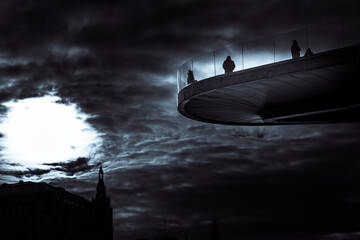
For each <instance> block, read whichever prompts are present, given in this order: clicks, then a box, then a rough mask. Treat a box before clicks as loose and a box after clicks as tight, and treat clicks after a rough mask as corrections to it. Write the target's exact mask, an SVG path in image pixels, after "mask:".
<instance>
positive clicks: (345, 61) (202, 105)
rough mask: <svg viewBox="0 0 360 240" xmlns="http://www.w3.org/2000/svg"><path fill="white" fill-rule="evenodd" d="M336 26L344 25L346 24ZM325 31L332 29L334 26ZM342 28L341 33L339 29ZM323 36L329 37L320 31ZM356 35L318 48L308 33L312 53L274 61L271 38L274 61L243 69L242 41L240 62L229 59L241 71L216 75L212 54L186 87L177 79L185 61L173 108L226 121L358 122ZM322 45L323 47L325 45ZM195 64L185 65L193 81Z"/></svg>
mask: <svg viewBox="0 0 360 240" xmlns="http://www.w3.org/2000/svg"><path fill="white" fill-rule="evenodd" d="M352 23H353V22H352ZM341 26H342V28H344V26H345V25H344V24H342V25H341ZM357 26H359V25H357ZM330 29H331V30H332V31H334V28H330ZM357 29H359V28H357ZM306 32H309V29H307V31H306ZM341 32H342V33H344V32H345V31H344V29H341ZM322 34H323V36H324V37H325V38H326V37H328V36H326V35H324V32H323V33H322ZM335 35H336V34H335ZM335 35H334V36H335ZM340 36H341V35H340ZM342 36H343V35H342ZM291 38H292V39H296V38H295V37H294V36H291V37H290V38H288V40H289V39H291ZM297 39H298V38H297ZM328 39H329V38H328ZM359 39H360V38H352V41H349V42H347V44H344V42H345V41H344V39H340V40H338V39H337V40H336V41H338V42H339V43H340V42H341V43H340V44H339V45H340V46H336V45H335V44H334V45H333V46H331V47H325V50H323V51H321V50H320V47H317V45H316V44H314V41H312V44H310V43H311V41H309V40H310V38H309V36H307V43H304V42H303V44H304V45H305V46H311V49H312V50H313V51H314V53H315V54H314V55H311V56H306V57H300V58H296V59H290V57H289V56H288V57H287V59H286V58H285V59H281V60H279V61H276V59H277V57H278V58H279V55H281V54H282V52H281V51H276V41H273V49H271V48H270V49H271V50H273V51H272V53H273V56H272V57H273V61H270V63H269V62H268V63H267V64H266V63H265V64H258V65H260V66H255V67H252V66H250V67H248V68H246V64H249V62H248V63H246V61H247V60H249V59H248V57H247V56H246V54H247V52H246V51H248V52H249V50H247V48H246V47H247V46H244V44H242V47H241V48H239V49H241V52H240V54H241V55H242V56H241V60H242V62H240V64H239V61H236V59H234V58H233V57H232V58H233V60H234V61H235V63H237V65H240V69H236V68H235V72H232V73H227V74H220V75H216V70H217V68H220V67H222V62H221V64H220V66H219V64H216V56H219V55H217V54H216V52H215V53H213V56H214V60H213V61H212V63H210V64H211V65H212V66H213V70H214V71H213V76H210V77H206V78H204V79H202V80H199V79H197V81H196V82H194V83H192V84H190V85H187V84H186V82H185V81H186V79H185V78H184V77H181V75H183V76H186V75H185V74H184V72H185V70H183V69H181V68H184V66H185V68H184V69H186V68H187V67H188V66H189V63H186V64H187V66H186V64H184V65H183V66H182V67H181V68H180V69H179V72H178V87H179V93H178V110H179V112H180V113H181V114H183V115H184V116H186V117H188V118H191V119H194V120H198V121H203V122H210V123H219V124H231V125H280V124H309V123H310V124H312V123H338V122H360V117H358V116H359V115H360V114H359V113H360V94H359V91H360V88H359V87H360V66H359V65H360V45H359V44H356V43H360V41H358V40H359ZM273 40H276V37H273ZM289 42H290V43H291V40H290V41H289ZM298 42H299V41H298ZM319 42H321V41H319ZM327 42H331V41H329V40H327ZM251 43H252V42H251ZM301 43H302V42H301V41H300V44H299V45H300V46H301ZM346 45H347V46H346ZM262 46H263V45H262ZM321 46H323V47H324V44H322V45H321ZM344 46H346V47H344ZM288 49H290V47H289V48H288ZM304 50H306V49H304ZM288 51H289V50H288ZM264 52H265V53H264ZM270 52H271V51H270ZM283 52H284V51H283ZM267 53H268V54H269V51H264V49H261V48H260V50H259V52H258V54H254V52H253V55H254V56H255V57H256V56H266V54H267ZM227 54H228V55H231V56H233V55H232V54H231V53H227ZM270 55H271V54H270ZM276 55H278V56H276ZM301 56H303V53H302V54H301ZM264 59H265V60H266V61H268V59H266V57H265V58H262V59H261V60H262V61H264ZM223 60H225V58H222V61H223ZM250 60H251V61H252V60H253V58H250ZM194 62H195V61H194V60H192V61H191V67H192V68H188V69H189V70H190V69H192V71H193V73H194V76H195V79H196V78H197V77H196V76H197V73H201V71H196V68H194V67H193V66H194V65H193V64H194ZM205 62H206V61H205ZM259 62H260V63H262V62H261V61H259ZM202 66H203V67H204V69H207V72H209V71H208V70H209V69H211V67H209V63H207V65H206V64H205V63H204V64H203V65H202ZM200 69H201V68H200ZM236 70H237V71H236ZM181 86H183V87H181Z"/></svg>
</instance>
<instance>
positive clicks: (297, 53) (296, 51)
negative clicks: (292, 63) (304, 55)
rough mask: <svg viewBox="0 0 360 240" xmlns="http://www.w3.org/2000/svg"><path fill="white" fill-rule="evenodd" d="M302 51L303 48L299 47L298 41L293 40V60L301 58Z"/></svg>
mask: <svg viewBox="0 0 360 240" xmlns="http://www.w3.org/2000/svg"><path fill="white" fill-rule="evenodd" d="M300 50H301V48H300V47H299V45H298V43H297V41H296V40H293V44H292V46H291V56H292V58H293V59H294V58H299V57H300Z"/></svg>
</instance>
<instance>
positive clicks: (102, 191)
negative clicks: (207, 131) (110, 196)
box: [96, 165, 107, 199]
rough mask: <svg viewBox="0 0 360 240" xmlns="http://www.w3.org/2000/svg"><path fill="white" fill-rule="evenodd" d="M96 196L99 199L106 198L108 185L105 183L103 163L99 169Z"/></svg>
mask: <svg viewBox="0 0 360 240" xmlns="http://www.w3.org/2000/svg"><path fill="white" fill-rule="evenodd" d="M96 198H97V199H106V198H107V197H106V187H105V184H104V171H103V169H102V165H100V170H99V181H98V184H97V186H96Z"/></svg>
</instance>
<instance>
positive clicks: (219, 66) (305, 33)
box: [177, 17, 360, 92]
mask: <svg viewBox="0 0 360 240" xmlns="http://www.w3.org/2000/svg"><path fill="white" fill-rule="evenodd" d="M293 40H296V41H297V43H298V45H299V46H300V48H301V51H300V57H303V56H304V54H305V51H306V50H307V48H310V49H311V51H312V52H313V53H314V54H317V53H321V52H325V51H330V50H334V49H338V48H343V47H347V46H352V45H356V44H359V43H360V19H359V17H349V18H343V19H340V20H339V19H338V20H334V21H330V22H326V23H322V24H318V25H313V26H309V27H305V28H301V29H297V30H293V31H289V32H285V33H281V34H275V35H272V36H268V37H265V38H260V39H256V40H252V41H246V42H242V43H240V44H237V45H233V46H230V47H227V48H223V49H219V50H216V51H213V52H208V53H205V54H203V55H201V56H198V57H195V58H193V59H191V60H189V61H187V62H185V63H184V64H182V65H181V66H180V68H179V69H178V72H177V83H178V92H180V91H181V90H182V89H183V88H184V87H186V86H188V85H189V84H188V72H189V70H190V71H192V73H193V75H194V78H195V80H196V81H201V80H204V79H207V78H210V77H214V76H218V75H222V74H224V69H223V62H224V60H225V59H226V58H227V56H230V57H231V59H232V60H233V61H234V63H235V69H234V70H233V71H234V72H235V71H240V70H244V69H248V68H253V67H257V66H261V65H265V64H270V63H275V62H280V61H284V60H289V59H292V55H291V51H290V49H291V45H292V43H293ZM190 82H191V81H190Z"/></svg>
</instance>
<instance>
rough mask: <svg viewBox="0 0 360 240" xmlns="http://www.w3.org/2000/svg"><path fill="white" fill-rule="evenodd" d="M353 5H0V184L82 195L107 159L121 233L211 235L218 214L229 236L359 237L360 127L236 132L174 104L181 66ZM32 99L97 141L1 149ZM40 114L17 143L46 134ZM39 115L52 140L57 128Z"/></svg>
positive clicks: (193, 1)
mask: <svg viewBox="0 0 360 240" xmlns="http://www.w3.org/2000/svg"><path fill="white" fill-rule="evenodd" d="M358 2H359V1H357V0H353V1H348V0H343V1H339V0H336V1H335V0H328V1H325V0H323V1H315V0H309V1H292V0H288V1H286V0H274V1H260V0H258V1H255V0H238V1H225V0H224V1H220V0H219V1H215V0H213V1H202V0H172V1H170V0H169V1H166V0H152V1H150V0H149V1H140V0H129V1H60V0H59V1H57V0H54V1H44V0H36V1H35V0H34V1H25V0H23V1H20V0H11V1H10V0H2V1H0V104H1V105H0V121H1V122H2V123H3V124H5V125H3V127H2V128H1V125H0V181H1V182H16V181H18V180H20V179H23V180H25V181H30V180H31V181H46V182H53V183H54V184H55V185H57V186H62V187H65V188H66V189H67V190H68V191H71V192H74V193H77V194H79V195H82V196H85V197H87V198H88V199H90V198H91V197H92V196H94V195H95V186H96V181H97V171H98V168H99V165H100V163H102V164H103V167H104V171H105V184H106V186H107V190H108V193H109V195H110V196H111V199H112V204H113V208H114V227H115V239H123V240H130V239H136V238H140V237H143V238H144V237H146V238H153V237H155V236H161V235H162V223H163V220H162V219H163V218H166V222H167V225H168V234H169V235H172V236H176V237H178V238H179V239H184V238H185V235H188V236H189V239H199V240H203V239H209V238H210V235H211V228H212V226H211V221H212V218H213V215H214V214H216V216H217V218H218V222H219V232H220V236H221V239H224V240H225V239H249V240H252V239H253V240H258V239H279V240H282V239H299V240H300V239H301V240H302V239H307V240H309V239H316V240H337V239H341V240H350V239H359V238H360V220H359V219H360V164H359V162H358V160H359V157H358V156H359V154H360V149H359V143H360V134H359V133H360V125H358V124H332V125H306V126H280V127H231V126H220V125H211V124H205V123H200V122H195V121H192V120H189V119H186V118H185V117H183V116H181V115H180V114H179V113H178V112H177V109H176V97H177V87H176V71H177V68H178V67H179V66H180V65H181V64H182V63H183V62H185V61H187V60H188V59H190V58H192V57H194V56H197V55H199V54H201V53H203V52H207V51H211V50H215V49H219V48H223V47H225V46H229V45H231V44H236V43H238V42H240V41H245V40H250V39H254V38H257V37H261V36H267V35H270V34H272V33H277V32H286V31H289V30H292V29H294V28H298V27H304V26H306V25H309V24H316V23H321V22H324V21H328V20H331V19H336V18H341V17H344V16H348V15H354V14H357V13H358V9H360V8H359V7H360V6H359V3H358ZM50 96H52V97H53V98H51V97H50ZM34 98H36V99H45V100H46V99H50V98H51V99H53V100H52V101H53V102H52V104H53V105H52V106H55V105H57V107H65V106H66V107H69V109H70V108H71V109H73V110H74V109H76V110H77V111H78V113H77V114H78V115H76V114H75V113H72V114H73V116H74V118H75V119H78V120H79V121H80V120H82V121H83V124H85V125H83V126H85V127H83V128H86V131H87V132H88V133H90V132H91V134H92V135H91V134H90V135H91V136H90V135H89V136H88V135H87V137H86V138H84V139H86V141H88V142H86V141H85V140H78V142H77V143H74V144H75V145H76V146H73V145H71V149H72V150H74V151H75V149H79V148H80V147H78V146H77V144H78V145H80V143H81V144H82V143H86V144H87V145H89V148H88V150H86V148H84V149H85V150H84V151H83V152H81V153H78V152H75V153H76V154H75V155H71V157H68V155H61V153H57V152H53V154H52V155H44V156H45V157H46V159H48V161H42V162H41V163H37V165H36V167H34V165H31V164H29V161H30V160H27V161H23V162H22V161H21V159H20V160H19V158H15V157H14V155H11V154H10V155H9V151H10V150H9V149H10V148H9V146H10V145H9V144H8V143H9V142H10V140H11V139H13V138H14V137H13V136H12V135H11V133H12V131H9V128H6V126H9V125H6V124H9V122H16V123H18V122H17V121H15V120H14V119H16V116H18V118H21V119H25V120H26V122H27V123H29V121H28V120H27V119H28V118H29V116H27V117H24V116H25V115H21V114H20V115H16V114H15V115H14V114H13V113H14V111H13V108H12V106H14V104H16V103H19V104H20V105H19V106H20V107H19V109H23V110H19V111H20V113H22V112H23V113H25V111H26V109H31V108H32V107H31V104H35V103H34V101H33V100H34ZM54 99H55V100H54ZM41 101H42V100H41ZM21 104H22V105H21ZM26 104H30V105H26ZM21 106H22V107H21ZM24 106H26V107H24ZM37 106H38V105H37ZM39 106H45V105H39ZM34 108H35V105H34ZM56 109H57V108H56ZM59 109H60V108H59ZM62 109H63V108H62ZM73 110H69V111H68V112H71V111H73ZM59 111H60V110H59ZM44 112H47V113H49V112H51V111H48V110H47V111H44ZM11 114H13V115H11ZM10 115H11V116H12V117H11V118H10V117H9V116H10ZM35 115H36V116H38V115H37V114H35ZM14 116H15V117H14ZM36 116H34V119H35V120H34V122H31V123H29V124H30V125H26V129H31V130H32V132H31V133H29V134H30V135H29V136H33V137H31V138H26V139H28V140H27V141H26V142H25V144H26V143H29V144H33V142H37V141H40V140H39V139H41V138H47V137H41V136H45V135H41V134H42V131H44V123H42V124H41V125H40V126H39V124H37V123H36V122H39V121H40V120H36ZM63 116H64V115H63ZM44 118H45V119H48V121H47V122H49V123H50V125H49V126H47V128H48V129H47V132H48V131H49V129H50V130H51V129H57V128H59V124H58V123H57V124H55V122H56V121H55V118H51V117H48V118H47V117H43V116H42V115H41V119H44ZM58 118H61V117H56V119H58ZM64 121H65V120H64ZM18 124H20V125H21V124H22V125H24V123H22V122H20V123H18ZM51 124H53V125H51ZM4 126H5V127H4ZM19 127H21V126H18V125H13V128H14V129H18V128H19ZM83 128H81V127H80V132H84V131H85V130H84V129H83ZM63 130H64V131H65V129H63ZM24 132H25V130H24V131H21V132H20V133H21V134H24ZM17 133H18V132H17ZM52 133H53V135H54V138H56V139H57V140H58V142H57V143H56V144H58V145H60V143H62V142H61V141H68V140H66V139H65V140H64V139H62V140H61V139H60V138H57V137H55V134H58V133H57V132H52ZM16 136H20V137H18V138H15V140H14V139H13V141H12V142H11V144H12V145H11V146H13V145H16V144H17V142H18V141H20V140H19V139H20V138H21V139H23V138H22V137H21V135H16ZM39 136H40V137H39ZM76 139H77V138H76ZM80 139H81V138H80ZM89 139H90V140H89ZM42 140H44V139H42ZM47 141H48V140H46V141H45V142H47ZM43 142H44V141H43ZM58 145H56V146H58ZM41 146H42V145H41ZM64 146H65V145H64ZM15 147H16V146H15ZM67 147H68V148H69V146H67ZM15 149H16V148H15ZM47 149H48V147H43V151H44V152H45V151H46V150H47ZM19 151H20V150H19ZM74 151H73V152H72V153H74ZM38 152H39V151H38ZM40 152H41V151H40ZM12 154H13V153H12ZM28 155H29V154H28ZM34 156H36V157H37V155H34ZM41 156H42V157H44V156H43V155H41ZM59 156H60V157H59ZM69 156H70V155H69ZM24 158H25V157H24ZM29 159H30V158H29ZM31 161H32V160H31Z"/></svg>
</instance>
